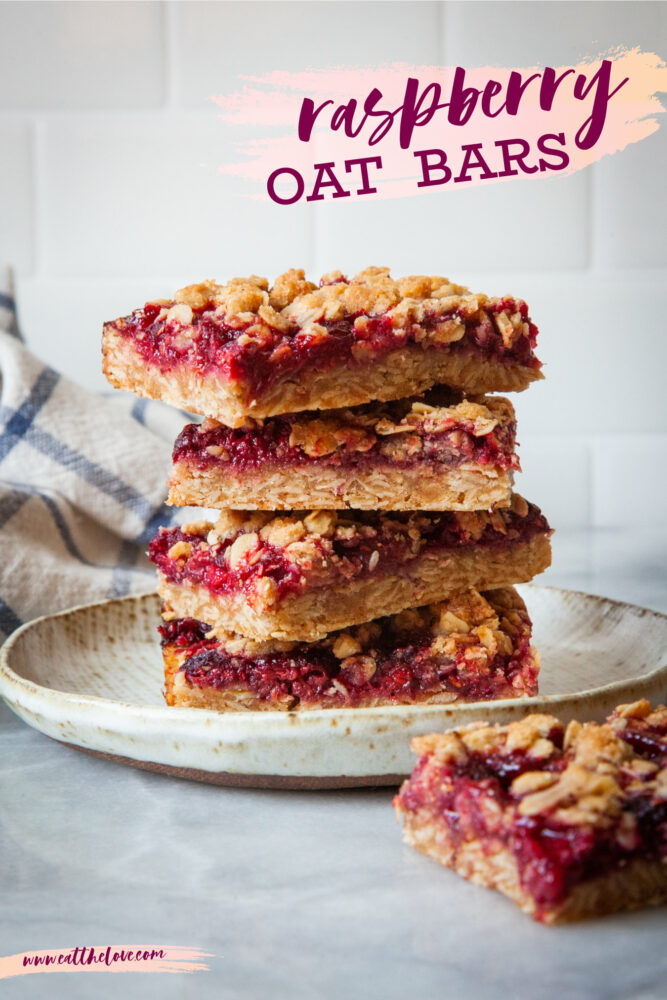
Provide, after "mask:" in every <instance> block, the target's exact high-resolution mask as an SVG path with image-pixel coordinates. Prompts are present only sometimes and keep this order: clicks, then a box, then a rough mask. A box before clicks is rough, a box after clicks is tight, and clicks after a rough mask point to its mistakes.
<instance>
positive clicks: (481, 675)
mask: <svg viewBox="0 0 667 1000" xmlns="http://www.w3.org/2000/svg"><path fill="white" fill-rule="evenodd" d="M536 335H537V329H536V327H535V326H534V324H533V323H532V322H531V320H530V318H529V316H528V310H527V307H526V304H525V303H524V302H522V301H521V300H518V299H513V298H510V297H505V298H489V297H487V296H486V295H481V294H472V293H471V292H469V290H468V289H466V288H463V287H461V286H458V285H454V284H452V283H451V282H450V281H449V280H448V279H446V278H440V277H426V276H410V277H406V278H399V279H392V277H391V275H390V273H389V270H388V269H387V268H368V269H367V270H365V271H362V272H361V273H360V274H358V275H357V276H356V277H354V278H352V279H348V278H345V277H344V276H343V275H342V274H341V273H340V272H334V273H331V274H327V275H325V276H324V277H323V278H322V279H321V281H320V283H319V285H315V284H313V283H311V282H310V281H308V280H307V279H306V278H305V276H304V272H303V271H300V270H291V271H288V272H286V273H285V274H283V275H281V276H279V277H278V278H277V279H276V281H275V283H274V284H273V285H272V286H271V287H270V286H269V284H268V282H267V281H266V279H264V278H258V277H254V276H253V277H250V278H239V279H234V280H233V281H230V282H228V283H227V284H225V285H218V284H216V283H215V282H212V281H207V282H203V283H202V284H199V285H191V286H189V287H187V288H184V289H182V290H181V291H180V292H177V293H176V295H175V296H174V299H173V300H170V301H154V302H149V303H147V305H146V306H145V307H144V308H143V309H139V310H136V311H135V312H134V313H132V314H131V315H130V316H126V317H124V318H122V319H118V320H116V321H114V322H111V323H107V324H106V325H105V328H104V341H103V353H104V371H105V374H106V376H107V378H108V379H109V381H110V382H111V383H112V385H114V386H116V387H118V388H121V389H129V390H132V391H134V392H137V393H138V394H139V395H142V396H148V397H151V398H155V399H161V400H163V401H165V402H168V403H172V404H174V405H176V406H179V407H183V408H184V409H186V410H189V411H190V412H193V413H197V414H200V415H201V416H203V417H204V420H203V422H202V423H199V424H189V425H188V426H186V427H185V428H184V430H183V431H182V433H181V434H180V435H179V437H178V439H177V441H176V444H175V447H174V466H173V473H172V476H171V478H170V483H169V485H170V494H169V499H170V502H171V503H173V504H177V505H183V506H193V505H194V506H197V507H202V508H206V509H207V510H209V511H210V510H211V509H213V510H215V511H217V512H218V513H217V518H216V519H215V520H200V521H197V522H195V523H191V524H183V525H181V526H180V527H169V528H163V529H161V530H160V531H159V532H158V534H157V536H156V538H155V539H154V540H153V541H152V543H151V546H150V557H151V559H152V560H153V562H154V563H155V565H156V566H157V569H158V574H159V592H160V595H161V596H162V598H163V601H164V605H163V622H162V625H161V627H160V632H161V635H162V646H163V653H164V664H165V686H166V698H167V701H168V703H169V704H170V705H181V706H196V707H203V708H211V709H219V710H224V711H248V710H249V711H257V710H300V709H313V708H317V709H319V708H345V707H363V706H377V705H385V704H416V703H440V702H442V703H447V702H456V701H480V700H490V699H497V698H513V697H520V696H529V695H533V694H535V693H536V692H537V677H538V670H539V659H538V656H537V653H536V652H535V650H534V649H533V648H532V646H531V622H530V618H529V616H528V613H527V611H526V608H525V605H524V603H523V601H522V600H521V598H520V597H519V595H518V594H517V592H516V591H515V590H514V588H513V585H514V584H515V583H520V582H524V581H527V580H530V579H531V578H532V577H534V576H535V575H536V574H537V573H540V572H542V571H543V570H544V569H546V568H547V566H548V565H549V563H550V558H551V552H550V543H549V537H550V534H551V530H550V528H549V525H548V524H547V521H546V519H545V518H544V516H543V515H542V513H541V512H540V510H539V509H538V508H537V507H535V506H534V505H533V504H530V503H527V502H526V501H525V500H524V499H523V498H522V497H520V496H518V495H517V494H514V493H512V478H513V472H514V470H515V469H518V467H519V465H518V459H517V455H516V450H515V429H516V428H515V418H514V411H513V408H512V404H511V403H510V401H509V400H508V399H505V398H503V397H502V396H493V395H491V396H490V395H486V394H487V393H493V392H506V391H517V390H522V389H525V388H527V387H528V386H529V385H530V383H531V382H532V381H534V380H535V379H538V378H541V377H542V376H541V373H540V362H539V361H538V360H537V358H536V357H535V354H534V347H535V339H536Z"/></svg>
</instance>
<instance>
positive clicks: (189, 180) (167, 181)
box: [0, 0, 667, 531]
mask: <svg viewBox="0 0 667 1000" xmlns="http://www.w3.org/2000/svg"><path fill="white" fill-rule="evenodd" d="M666 28H667V5H666V4H660V3H632V2H620V3H613V2H600V3H585V2H581V3H580V2H577V3H560V2H552V3H540V4H533V3H508V2H498V3H486V2H475V3H472V2H465V3H459V2H445V3H438V2H409V0H405V2H389V3H385V2H382V3H375V2H363V3H344V2H328V0H327V2H323V3H316V2H310V3H308V2H292V0H289V2H281V0H272V2H264V0H261V2H252V3H250V2H243V0H240V2H209V3H199V2H181V0H176V2H173V3H161V2H142V3H135V2H128V3H122V2H115V0H108V2H105V3H88V2H82V3H69V2H61V0H56V2H54V3H41V2H37V3H13V2H0V38H1V39H2V49H3V58H2V60H1V61H0V262H2V260H3V259H6V260H8V261H9V262H11V263H13V264H14V266H15V267H16V268H17V269H18V276H19V281H18V294H19V306H20V320H21V322H22V326H23V329H24V332H25V333H26V335H27V338H28V341H29V343H30V345H31V346H32V348H33V349H34V350H35V351H36V352H37V353H39V354H40V355H41V356H43V357H44V358H45V360H47V361H48V362H50V363H51V364H53V365H55V366H57V367H59V368H61V369H62V370H64V371H65V372H66V374H68V375H70V376H71V377H73V378H75V379H77V380H78V381H80V382H82V383H84V384H85V385H88V386H89V387H91V388H97V389H104V388H106V383H105V382H104V380H103V378H102V375H101V372H100V353H99V338H100V330H101V324H102V321H103V320H104V319H107V318H110V317H114V316H117V315H121V314H123V313H125V312H128V311H130V310H131V309H132V308H134V307H136V306H138V305H140V304H142V303H143V302H144V301H146V299H148V298H151V297H154V296H156V295H168V294H170V293H171V292H172V291H173V290H174V289H175V288H177V287H179V286H181V285H183V284H186V283H188V282H190V281H193V280H199V279H201V278H203V277H216V278H225V277H230V276H232V275H237V274H243V273H251V272H255V273H260V274H266V275H267V276H269V277H271V276H273V275H275V274H276V273H278V272H279V271H282V270H284V269H285V268H286V267H289V266H303V267H305V268H306V269H308V270H310V271H311V272H314V273H315V274H316V275H318V274H319V273H322V272H323V271H326V270H330V269H331V268H333V267H340V268H342V269H343V270H345V271H347V272H348V273H349V272H354V271H355V270H357V269H359V268H361V267H364V266H367V265H368V264H369V263H372V264H389V265H391V266H392V268H393V269H394V270H395V271H396V272H402V273H410V272H412V273H414V272H419V271H426V272H431V273H433V272H436V273H445V274H449V275H450V276H451V277H452V278H454V279H455V280H457V281H461V282H463V283H465V284H468V285H470V286H471V287H472V288H474V289H476V290H483V291H487V292H489V293H491V294H503V293H505V292H509V293H512V294H516V295H519V296H521V297H523V298H525V299H526V301H527V302H528V304H529V306H530V309H531V313H532V315H533V317H534V318H535V320H536V322H537V323H538V325H539V327H540V346H539V354H540V356H541V357H542V358H543V360H544V361H545V374H546V376H547V378H546V381H544V382H542V383H540V384H537V385H534V386H532V387H531V388H530V389H529V390H528V391H527V392H525V393H522V394H518V395H517V396H516V397H515V405H516V409H517V413H518V418H519V440H520V442H521V443H522V450H521V455H522V461H523V466H524V469H525V472H524V473H523V475H522V476H521V477H519V478H518V480H517V487H518V489H519V490H521V491H522V492H524V493H525V494H526V495H527V496H528V497H529V498H530V499H532V500H535V502H537V503H538V504H540V505H541V506H542V507H543V508H544V510H545V512H546V513H547V515H548V517H549V518H550V520H551V521H552V523H553V524H554V526H555V527H556V528H557V529H558V528H567V529H568V530H569V529H571V528H573V527H576V526H577V525H582V526H585V525H587V524H589V523H595V524H600V525H603V526H608V527H609V530H610V531H611V530H616V527H615V526H622V525H626V524H629V523H635V521H636V519H637V517H640V518H641V519H642V520H643V521H644V523H645V524H646V525H647V526H650V525H651V524H658V523H661V521H662V517H663V514H662V510H663V508H664V503H661V502H660V501H661V497H662V496H664V495H665V492H666V490H667V471H666V470H667V455H666V454H665V447H666V441H667V403H665V396H664V372H665V370H667V330H666V329H665V327H666V325H667V321H666V320H665V309H664V294H665V268H666V267H667V242H666V241H665V236H664V234H665V231H666V230H667V217H666V212H667V199H665V197H664V179H663V174H664V161H665V157H666V156H667V146H666V143H667V131H665V128H666V126H665V125H662V126H661V128H660V130H659V132H658V133H657V134H656V135H653V136H651V137H650V138H649V139H647V140H644V141H643V142H641V143H639V144H636V145H634V146H630V147H628V148H626V149H625V150H623V151H622V152H620V153H618V154H616V155H614V156H611V157H606V158H605V159H603V160H602V161H601V162H600V163H598V164H595V165H594V166H593V167H591V168H589V169H587V170H585V171H582V172H580V173H578V174H575V175H573V176H571V177H553V178H550V179H540V180H539V181H538V180H532V179H531V180H529V181H512V182H509V183H501V184H487V185H482V186H480V187H476V188H471V189H465V188H464V189H463V190H460V186H459V190H444V191H442V192H438V193H437V194H434V195H430V194H427V195H424V196H422V197H414V198H409V199H403V200H393V201H377V200H375V199H374V198H368V199H366V200H364V199H362V200H361V201H359V202H352V201H349V202H348V201H345V200H342V201H338V202H336V203H334V204H333V205H332V204H331V203H320V204H316V205H315V204H303V205H298V206H292V207H289V208H285V207H281V206H277V205H273V204H270V203H268V202H262V201H258V200H253V199H250V198H247V197H245V194H246V193H247V188H245V187H244V184H243V182H241V181H238V180H236V179H235V178H233V177H229V176H226V175H222V174H220V173H219V172H217V170H216V168H217V166H219V165H220V164H222V163H223V162H225V161H227V160H234V159H236V158H237V156H238V153H237V150H236V149H235V147H234V146H233V142H234V141H235V140H237V139H242V138H244V130H243V129H241V130H240V131H234V129H230V128H229V127H228V126H227V125H226V124H225V123H223V122H222V121H221V120H220V119H219V118H218V117H217V115H216V108H215V106H214V105H213V104H212V103H211V101H210V97H211V96H212V95H213V94H216V93H221V92H229V91H231V90H234V89H238V88H239V87H241V86H242V85H243V84H242V82H241V81H239V80H238V76H239V74H246V75H253V74H263V73H266V72H269V71H270V70H272V69H286V70H295V69H305V68H308V67H314V68H322V67H332V66H341V65H352V66H370V65H377V64H380V63H391V62H394V61H398V62H406V63H414V64H429V63H436V64H437V63H443V62H448V63H454V64H459V65H469V66H474V65H484V64H491V65H494V64H495V65H515V66H526V65H531V64H537V63H542V64H544V63H550V64H552V65H563V64H568V65H571V64H572V63H573V62H576V61H578V60H579V59H580V58H582V57H586V56H590V55H593V54H597V53H600V52H602V51H604V50H606V49H608V48H609V47H611V46H615V45H620V44H622V45H626V46H632V45H641V46H642V47H643V48H644V49H649V50H654V51H655V50H656V49H658V50H659V48H660V44H661V41H660V40H661V39H662V38H664V37H665V30H666ZM663 49H664V46H663ZM661 54H662V55H663V57H664V51H663V52H662V53H661ZM657 118H658V120H659V121H660V120H663V119H664V118H665V116H664V115H658V116H657ZM268 132H272V134H275V128H274V129H273V130H272V129H271V126H267V133H268ZM263 134H264V133H262V132H261V130H258V132H257V136H256V137H257V138H260V139H261V138H262V135H263ZM247 137H248V136H247V128H246V130H245V138H247ZM253 137H254V135H253ZM446 144H447V136H446V135H445V136H443V143H442V145H443V146H446Z"/></svg>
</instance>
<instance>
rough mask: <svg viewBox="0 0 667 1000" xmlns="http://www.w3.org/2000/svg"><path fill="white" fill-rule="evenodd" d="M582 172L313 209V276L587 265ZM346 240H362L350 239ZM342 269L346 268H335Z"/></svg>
mask: <svg viewBox="0 0 667 1000" xmlns="http://www.w3.org/2000/svg"><path fill="white" fill-rule="evenodd" d="M588 181H589V178H588V171H580V172H579V173H576V174H573V175H572V176H570V177H559V178H550V179H546V178H545V179H541V180H539V181H535V180H525V181H524V180H517V181H510V182H504V183H502V182H501V183H493V184H481V185H479V186H478V187H472V188H466V187H463V188H462V185H458V187H454V188H451V189H448V190H443V191H438V192H437V193H433V194H423V195H417V196H416V197H412V198H400V199H394V200H391V201H384V200H383V201H378V200H376V199H375V198H373V197H371V196H369V197H367V198H365V199H364V198H361V199H360V200H358V201H349V202H348V201H343V200H341V201H337V202H326V203H324V202H323V203H322V204H320V205H319V206H318V207H317V231H318V240H317V269H318V270H321V271H322V272H326V271H328V270H331V268H332V267H340V268H341V269H343V268H346V269H347V270H349V271H354V270H356V269H360V268H361V267H364V266H367V264H368V262H370V263H382V264H388V265H390V266H391V267H392V269H393V270H394V271H395V272H396V273H401V274H414V273H422V272H426V273H433V272H435V273H437V274H446V275H448V276H449V277H451V278H453V279H454V280H461V281H462V280H463V279H460V278H458V277H457V276H458V275H461V274H462V273H464V272H465V271H467V270H475V271H479V270H489V271H492V272H494V273H503V277H502V281H507V278H506V277H504V273H505V272H506V273H513V272H516V271H528V270H536V271H547V270H552V269H553V270H564V269H569V268H584V267H586V265H587V264H588V246H589V233H588V226H589V222H588V220H589V212H588V207H589V202H588V190H589V183H588ZM353 234H360V235H362V234H363V235H362V239H354V238H353ZM341 262H346V263H341Z"/></svg>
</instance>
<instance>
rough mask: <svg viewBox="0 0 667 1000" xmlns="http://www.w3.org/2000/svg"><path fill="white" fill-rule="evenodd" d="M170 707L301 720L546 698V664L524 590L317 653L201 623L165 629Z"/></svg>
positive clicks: (426, 610) (345, 636)
mask: <svg viewBox="0 0 667 1000" xmlns="http://www.w3.org/2000/svg"><path fill="white" fill-rule="evenodd" d="M160 631H161V633H162V637H163V638H162V646H163V655H164V662H165V685H166V698H167V702H168V703H169V704H170V705H178V706H184V707H199V708H211V709H216V710H220V711H266V710H269V711H296V710H300V709H309V708H310V709H313V708H352V707H372V706H379V705H391V704H439V703H442V704H448V703H454V702H460V701H486V700H491V699H498V698H519V697H526V696H531V695H533V694H535V693H536V692H537V675H538V671H539V659H538V657H537V654H536V652H535V650H534V649H533V648H532V647H531V645H530V636H531V623H530V618H529V617H528V613H527V611H526V608H525V605H524V603H523V601H522V600H521V598H520V597H519V595H518V594H517V593H516V591H515V590H513V589H511V588H507V589H499V590H494V591H491V592H488V593H486V594H479V593H478V592H477V591H475V590H470V591H466V592H464V593H462V594H458V595H456V596H455V597H453V598H451V599H450V600H448V601H443V602H440V603H439V604H436V605H431V606H428V607H423V608H418V609H411V610H409V611H404V612H401V613H400V614H399V615H395V616H393V617H384V618H380V619H377V620H376V621H373V622H368V623H366V624H364V625H360V626H357V627H356V628H353V629H349V630H346V631H344V632H335V633H332V634H331V635H328V636H327V637H326V638H324V639H322V640H319V641H318V642H313V643H303V642H302V643H294V642H292V643H286V642H277V641H275V640H271V641H268V642H256V641H253V640H249V639H247V638H244V637H242V636H239V635H234V634H233V633H224V632H223V633H218V634H213V633H212V632H210V631H209V626H208V625H203V624H202V623H200V622H197V621H194V620H193V619H176V620H174V619H173V612H172V611H171V610H170V609H168V608H165V610H164V625H163V626H162V628H161V630H160Z"/></svg>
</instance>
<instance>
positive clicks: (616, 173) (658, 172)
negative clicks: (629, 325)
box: [592, 5, 667, 270]
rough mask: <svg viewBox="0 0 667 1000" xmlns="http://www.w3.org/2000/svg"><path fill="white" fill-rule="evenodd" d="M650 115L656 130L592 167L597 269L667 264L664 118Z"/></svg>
mask: <svg viewBox="0 0 667 1000" xmlns="http://www.w3.org/2000/svg"><path fill="white" fill-rule="evenodd" d="M666 6H667V5H666ZM655 117H656V120H657V121H659V122H662V123H663V124H662V127H661V128H659V129H658V131H657V132H655V133H654V134H653V135H650V136H649V137H648V138H647V139H644V140H643V141H642V142H638V143H635V144H634V145H632V146H628V147H627V148H626V149H624V150H623V153H622V154H621V155H616V156H605V157H603V159H602V160H600V162H599V163H596V164H595V166H594V167H593V170H594V171H595V184H594V192H595V195H594V200H593V222H592V225H593V232H594V246H595V261H594V263H595V267H596V269H600V270H603V269H605V268H626V267H627V268H643V267H667V188H666V187H665V164H666V163H667V122H665V115H664V114H660V115H656V116H655Z"/></svg>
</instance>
